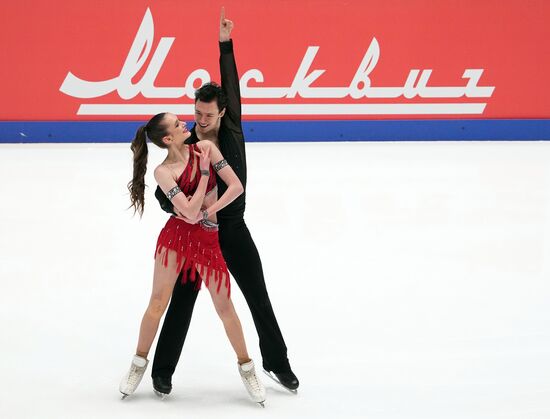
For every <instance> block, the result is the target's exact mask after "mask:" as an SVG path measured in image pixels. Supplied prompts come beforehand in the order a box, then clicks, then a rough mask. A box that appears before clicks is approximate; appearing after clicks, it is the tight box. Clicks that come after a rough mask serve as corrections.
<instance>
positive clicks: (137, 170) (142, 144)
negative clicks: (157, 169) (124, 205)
mask: <svg viewBox="0 0 550 419" xmlns="http://www.w3.org/2000/svg"><path fill="white" fill-rule="evenodd" d="M164 115H166V114H165V113H164V112H163V113H159V114H156V115H155V116H153V117H152V118H151V119H150V120H149V122H147V123H146V124H145V125H142V126H141V127H139V128H138V130H137V131H136V136H135V137H134V140H133V141H132V145H131V146H130V150H132V152H133V153H134V175H133V177H132V180H131V181H130V182H128V190H129V191H130V202H131V205H130V207H133V208H134V214H135V213H136V212H137V213H139V216H140V217H141V216H142V215H143V209H144V205H145V187H146V186H147V185H146V184H145V173H147V154H148V149H147V140H150V141H151V142H152V143H154V144H155V145H157V146H158V147H160V148H166V145H165V144H164V143H163V142H162V138H163V137H164V136H165V135H166V126H165V125H164V124H162V120H163V119H164Z"/></svg>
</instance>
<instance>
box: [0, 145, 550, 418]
mask: <svg viewBox="0 0 550 419" xmlns="http://www.w3.org/2000/svg"><path fill="white" fill-rule="evenodd" d="M153 147H154V146H150V162H149V171H148V173H147V184H148V185H149V188H148V190H147V196H146V208H145V215H144V217H143V219H141V220H140V219H139V217H132V212H131V211H129V210H127V209H126V208H127V207H128V205H129V199H128V194H127V190H126V183H127V182H128V181H129V179H130V176H131V153H130V150H129V144H107V145H67V144H65V145H1V146H0V179H2V180H1V182H0V199H1V202H2V203H1V205H0V232H1V234H0V258H1V263H0V276H1V277H0V280H1V282H0V284H1V292H0V312H1V318H0V328H1V333H0V337H1V356H0V376H1V379H0V417H1V418H5V419H12V418H39V419H45V418H55V419H60V418H71V419H74V418H135V419H138V418H156V417H158V418H201V419H207V418H215V419H220V418H239V419H241V418H327V419H328V418H331V419H332V418H369V419H378V418H380V419H390V418H391V419H413V418H415V419H416V418H418V419H432V418H433V419H454V418H456V419H465V418H468V419H474V418H476V419H477V418H479V419H489V418H507V419H547V418H549V417H550V143H535V142H533V143H471V142H468V143H452V142H444V143H340V144H336V143H317V144H315V143H307V144H306V143H291V144H289V143H284V144H274V143H271V144H265V143H264V144H260V143H250V144H248V145H247V153H248V154H247V156H248V179H249V181H248V188H247V190H248V192H247V211H246V221H247V224H248V226H249V228H250V230H251V232H252V235H253V237H254V239H255V241H256V244H257V246H258V248H259V251H260V255H261V257H262V261H263V266H264V271H265V276H266V281H267V284H268V290H269V293H270V296H271V300H272V303H273V306H274V308H275V312H276V315H277V318H278V320H279V324H280V326H281V329H282V331H283V335H284V337H285V340H286V343H287V346H288V350H289V352H288V354H289V358H290V360H291V363H292V366H293V369H294V371H295V372H296V374H297V375H298V377H299V378H300V381H301V386H300V389H299V392H298V395H296V396H295V395H292V394H290V393H287V392H285V391H283V390H282V389H280V388H279V387H277V386H276V385H274V384H272V383H271V382H269V381H268V379H267V377H265V376H263V374H261V377H262V378H263V379H264V380H263V381H264V383H265V384H266V386H267V388H268V393H267V402H266V408H265V409H261V408H260V407H258V406H256V405H254V404H253V403H252V402H250V401H249V400H248V397H247V394H246V392H245V390H244V387H243V385H242V383H241V381H240V377H239V375H238V372H237V366H236V360H235V357H234V354H233V352H232V350H231V347H230V345H229V342H228V340H227V338H226V336H225V333H224V331H223V327H222V324H221V322H220V321H219V319H218V318H217V316H216V314H215V311H214V308H213V306H212V303H211V301H210V297H209V296H208V293H206V292H204V291H203V292H201V295H199V298H198V301H197V305H196V308H195V313H194V317H193V321H192V323H191V328H190V331H189V335H188V339H187V342H186V345H185V347H184V350H183V353H182V357H181V360H180V364H179V367H178V369H177V371H176V374H175V376H174V379H173V384H174V389H173V392H172V394H171V395H170V397H169V398H168V399H167V400H164V401H160V400H158V399H157V398H156V396H154V394H153V392H152V386H151V379H150V371H151V370H150V368H149V369H148V371H147V375H146V377H145V379H144V381H143V382H142V383H141V385H140V387H139V388H138V390H137V392H136V393H135V395H134V396H132V397H131V398H129V399H127V400H124V401H121V400H120V395H119V393H118V383H119V380H120V378H121V377H122V376H123V374H124V373H125V372H126V371H127V369H128V367H129V363H130V360H131V356H132V354H133V352H134V350H135V346H136V342H137V335H138V328H139V322H140V320H141V316H142V314H143V311H144V310H145V307H146V304H147V301H148V299H149V293H150V289H151V284H152V271H153V253H154V246H155V243H156V239H157V235H158V233H159V231H160V229H161V228H162V226H163V225H164V223H165V221H166V218H167V216H166V214H164V213H163V212H162V211H161V210H160V208H159V207H158V206H157V204H156V201H155V199H154V197H153V191H154V188H155V183H154V180H153V177H152V172H153V168H154V166H155V165H156V164H158V163H159V162H160V161H161V160H162V159H163V157H164V155H163V153H164V152H163V151H161V150H159V149H156V148H153ZM233 300H234V302H235V305H236V308H237V312H238V313H239V315H240V318H241V321H242V323H243V327H244V331H245V337H246V339H247V343H248V347H249V350H250V353H251V356H252V357H253V358H254V359H255V360H256V362H257V365H261V358H260V354H259V349H258V342H257V335H256V331H255V329H254V327H253V323H252V319H251V316H250V312H249V311H248V308H247V307H246V305H245V303H244V300H243V298H242V295H241V294H240V290H238V287H237V286H236V285H234V287H233ZM150 358H151V359H152V354H151V356H150Z"/></svg>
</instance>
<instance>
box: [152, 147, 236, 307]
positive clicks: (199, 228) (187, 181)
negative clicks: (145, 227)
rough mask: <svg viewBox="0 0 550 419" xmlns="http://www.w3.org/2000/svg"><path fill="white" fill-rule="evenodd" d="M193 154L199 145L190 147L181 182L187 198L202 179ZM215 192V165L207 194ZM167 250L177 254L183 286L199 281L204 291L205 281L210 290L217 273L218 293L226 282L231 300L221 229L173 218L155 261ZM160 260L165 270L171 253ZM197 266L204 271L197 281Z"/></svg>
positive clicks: (197, 285) (160, 243)
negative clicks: (221, 248)
mask: <svg viewBox="0 0 550 419" xmlns="http://www.w3.org/2000/svg"><path fill="white" fill-rule="evenodd" d="M193 150H195V151H199V150H198V147H197V145H196V144H194V145H189V161H188V162H187V166H185V169H184V170H183V173H182V174H181V176H180V177H179V178H178V180H177V184H178V186H179V187H180V189H181V191H182V192H183V193H184V194H185V195H186V196H190V195H193V194H194V193H195V191H196V190H197V187H198V184H199V180H200V178H201V174H200V169H199V159H198V157H196V156H195V155H194V153H193ZM193 173H194V176H193ZM192 177H193V178H192ZM191 178H192V179H191ZM214 188H216V174H215V172H214V170H213V169H212V165H210V176H209V178H208V185H207V187H206V193H208V192H210V191H212V190H213V189H214ZM164 249H168V250H173V251H175V252H176V253H177V266H176V270H177V271H178V272H182V273H183V275H182V282H183V283H184V284H185V283H186V282H187V281H188V280H190V281H192V282H195V281H196V288H197V289H200V286H201V282H202V281H204V282H205V284H206V286H207V287H208V286H209V280H210V278H211V275H212V273H213V274H214V280H215V282H216V284H217V288H216V291H217V292H220V289H221V286H222V282H224V283H225V287H226V288H227V297H228V298H229V296H230V292H231V289H230V283H229V272H228V270H227V265H226V264H225V259H224V258H223V256H222V252H221V250H220V244H219V241H218V229H217V228H212V227H208V226H205V225H203V224H201V223H197V224H188V223H186V222H185V221H183V220H180V219H178V218H176V217H175V216H172V217H170V218H169V219H168V221H167V222H166V225H165V226H164V228H163V229H162V230H161V232H160V234H159V237H158V240H157V247H156V251H155V257H157V256H159V255H160V254H161V253H163V250H164ZM160 257H162V258H163V264H164V266H168V252H167V251H164V253H163V255H162V256H160ZM196 264H199V265H201V267H202V268H201V271H200V272H198V274H199V275H200V277H199V278H197V277H196V270H197V268H196Z"/></svg>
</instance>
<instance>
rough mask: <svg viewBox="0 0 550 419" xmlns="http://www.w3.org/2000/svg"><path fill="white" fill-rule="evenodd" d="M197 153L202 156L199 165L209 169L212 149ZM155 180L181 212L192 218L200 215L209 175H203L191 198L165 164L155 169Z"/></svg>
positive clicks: (203, 168) (205, 169) (201, 167)
mask: <svg viewBox="0 0 550 419" xmlns="http://www.w3.org/2000/svg"><path fill="white" fill-rule="evenodd" d="M199 149H200V147H199ZM195 154H197V155H198V156H199V158H200V159H199V166H200V169H201V171H208V168H209V166H210V149H204V150H202V149H201V152H200V153H197V152H196V151H195ZM189 158H190V159H192V158H193V156H191V155H190V156H189ZM155 180H156V181H157V183H158V185H159V186H160V188H161V189H162V191H163V192H164V193H165V194H166V195H167V196H168V198H169V199H170V200H171V201H172V204H173V205H174V207H175V208H177V209H178V211H179V212H180V213H181V214H183V215H184V216H185V217H187V218H190V219H193V218H196V217H198V215H199V211H200V209H201V205H202V202H203V200H204V195H205V193H206V186H207V185H208V176H205V175H201V178H200V180H199V184H198V186H197V190H196V191H195V193H194V194H193V197H192V198H191V199H190V200H188V199H187V197H186V196H185V195H184V194H183V193H182V192H181V190H180V189H179V187H178V185H177V183H176V181H175V180H174V178H173V175H172V172H171V171H170V170H168V168H166V167H165V166H162V165H161V166H158V167H157V168H156V169H155Z"/></svg>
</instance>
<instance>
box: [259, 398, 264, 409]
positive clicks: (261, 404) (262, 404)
mask: <svg viewBox="0 0 550 419" xmlns="http://www.w3.org/2000/svg"><path fill="white" fill-rule="evenodd" d="M258 404H259V405H260V406H262V408H264V409H265V400H264V401H263V402H258Z"/></svg>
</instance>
